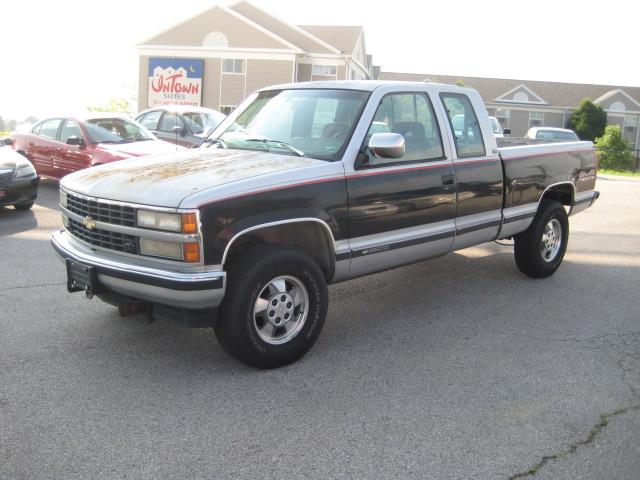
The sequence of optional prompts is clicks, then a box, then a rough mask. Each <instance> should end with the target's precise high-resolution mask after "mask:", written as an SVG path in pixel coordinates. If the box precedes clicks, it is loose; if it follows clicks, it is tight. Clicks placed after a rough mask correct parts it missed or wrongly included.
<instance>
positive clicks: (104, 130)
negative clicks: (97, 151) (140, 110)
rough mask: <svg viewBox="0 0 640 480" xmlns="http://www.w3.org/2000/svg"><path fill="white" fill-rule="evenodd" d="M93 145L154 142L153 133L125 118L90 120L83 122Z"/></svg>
mask: <svg viewBox="0 0 640 480" xmlns="http://www.w3.org/2000/svg"><path fill="white" fill-rule="evenodd" d="M84 126H85V128H86V129H87V133H88V134H89V138H90V139H91V141H92V142H93V143H129V142H140V141H143V140H155V137H154V136H153V133H151V132H150V131H149V130H147V129H146V128H144V127H143V126H142V125H140V124H139V123H136V122H132V121H131V120H127V119H125V118H119V117H115V118H91V119H89V120H86V121H85V122H84Z"/></svg>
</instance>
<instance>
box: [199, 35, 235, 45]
mask: <svg viewBox="0 0 640 480" xmlns="http://www.w3.org/2000/svg"><path fill="white" fill-rule="evenodd" d="M202 46H203V47H212V48H220V47H228V46H229V40H228V39H227V36H226V35H225V34H224V33H222V32H209V33H207V36H206V37H204V40H202Z"/></svg>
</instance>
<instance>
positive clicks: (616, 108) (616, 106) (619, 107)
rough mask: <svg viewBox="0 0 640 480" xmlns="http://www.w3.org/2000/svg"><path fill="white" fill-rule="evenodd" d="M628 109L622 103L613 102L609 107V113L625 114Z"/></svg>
mask: <svg viewBox="0 0 640 480" xmlns="http://www.w3.org/2000/svg"><path fill="white" fill-rule="evenodd" d="M626 109H627V107H625V105H624V103H622V102H613V103H612V104H611V106H610V107H609V111H611V112H624V111H625V110H626Z"/></svg>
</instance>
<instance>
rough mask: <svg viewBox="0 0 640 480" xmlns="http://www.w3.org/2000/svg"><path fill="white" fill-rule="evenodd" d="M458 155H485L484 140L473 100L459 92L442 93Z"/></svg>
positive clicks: (441, 96)
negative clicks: (472, 103)
mask: <svg viewBox="0 0 640 480" xmlns="http://www.w3.org/2000/svg"><path fill="white" fill-rule="evenodd" d="M440 98H441V99H442V103H443V105H444V108H445V110H446V111H447V116H448V117H449V125H450V126H451V131H452V132H453V139H454V141H455V144H456V152H457V153H458V157H476V156H484V155H485V153H486V152H485V149H484V140H483V138H482V132H481V131H480V124H479V123H478V117H476V112H475V111H474V110H473V106H472V105H471V101H470V100H469V98H468V97H467V96H466V95H462V94H459V93H441V94H440Z"/></svg>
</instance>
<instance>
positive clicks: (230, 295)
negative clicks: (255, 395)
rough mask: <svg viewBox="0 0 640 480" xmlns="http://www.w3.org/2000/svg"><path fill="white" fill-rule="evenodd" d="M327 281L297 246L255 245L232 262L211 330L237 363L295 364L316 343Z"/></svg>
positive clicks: (322, 322) (324, 302) (321, 324)
mask: <svg viewBox="0 0 640 480" xmlns="http://www.w3.org/2000/svg"><path fill="white" fill-rule="evenodd" d="M327 299H328V294H327V285H326V281H325V278H324V275H323V273H322V271H321V270H320V268H319V267H318V265H317V264H316V263H315V262H314V261H313V260H312V259H311V258H310V257H308V256H307V255H305V254H304V253H303V252H301V251H299V250H294V249H290V248H283V247H279V246H277V245H259V246H257V247H253V248H251V249H249V250H247V251H245V252H243V253H242V256H241V257H238V258H237V259H236V261H235V263H234V264H233V265H232V266H231V268H230V269H229V272H228V277H227V291H226V294H225V299H224V301H223V303H222V305H221V306H220V311H219V316H218V321H217V323H216V327H215V333H216V336H217V337H218V340H219V342H220V344H221V345H222V346H223V348H224V349H225V350H226V351H227V352H229V353H230V354H231V355H232V356H234V357H235V358H237V359H238V360H240V361H241V362H243V363H245V364H247V365H250V366H252V367H256V368H275V367H279V366H282V365H287V364H289V363H292V362H295V361H296V360H298V359H299V358H301V357H302V356H303V355H304V354H305V353H306V352H307V351H308V350H309V349H310V348H311V347H312V346H313V344H314V343H315V341H316V339H317V338H318V335H319V334H320V331H321V330H322V327H323V325H324V320H325V317H326V314H327V303H328V302H327Z"/></svg>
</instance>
